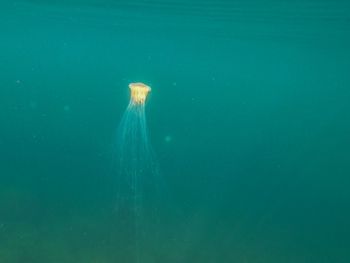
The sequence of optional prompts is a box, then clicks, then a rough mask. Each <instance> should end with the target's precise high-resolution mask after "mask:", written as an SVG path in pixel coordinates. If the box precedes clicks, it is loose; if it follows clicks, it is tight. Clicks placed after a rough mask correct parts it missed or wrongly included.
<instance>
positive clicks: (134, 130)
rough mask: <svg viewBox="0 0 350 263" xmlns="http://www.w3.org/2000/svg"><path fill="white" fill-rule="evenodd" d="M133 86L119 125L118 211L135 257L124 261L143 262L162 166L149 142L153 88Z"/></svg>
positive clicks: (122, 229)
mask: <svg viewBox="0 0 350 263" xmlns="http://www.w3.org/2000/svg"><path fill="white" fill-rule="evenodd" d="M129 88H130V101H129V104H128V106H127V108H126V110H125V112H124V114H123V117H122V119H121V122H120V125H119V128H118V138H117V175H118V176H117V182H116V185H117V189H116V192H117V205H116V211H117V216H118V222H119V226H120V227H121V231H122V232H124V236H125V240H123V244H125V247H128V248H129V249H130V251H129V254H130V255H132V257H133V258H130V255H129V257H128V258H124V259H123V260H124V261H125V260H127V261H131V262H139V260H140V258H141V254H142V249H141V247H142V245H143V244H144V242H143V240H144V233H145V231H144V229H145V228H146V227H145V226H144V225H145V224H146V223H145V222H146V219H145V218H146V215H147V212H149V211H150V209H147V207H152V205H151V204H150V203H151V202H150V200H151V199H152V198H150V196H152V193H153V192H154V190H155V186H156V181H157V179H156V177H157V175H158V165H157V162H156V160H155V156H154V153H153V150H152V147H151V144H150V142H149V138H148V131H147V125H146V115H145V105H146V100H147V96H148V94H149V92H150V91H151V88H150V87H149V86H147V85H146V84H143V83H140V82H138V83H131V84H129ZM143 250H147V249H143ZM125 262H126V261H125Z"/></svg>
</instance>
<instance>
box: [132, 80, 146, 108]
mask: <svg viewBox="0 0 350 263" xmlns="http://www.w3.org/2000/svg"><path fill="white" fill-rule="evenodd" d="M129 88H130V90H131V100H132V102H133V103H135V104H144V103H145V101H146V98H147V95H148V93H149V92H150V91H151V87H149V86H147V85H146V84H144V83H141V82H135V83H130V84H129Z"/></svg>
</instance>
